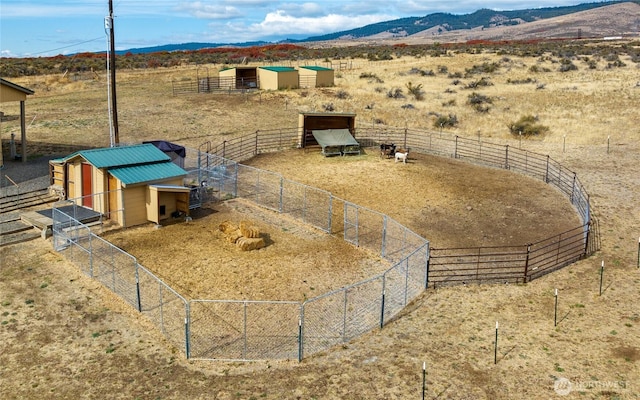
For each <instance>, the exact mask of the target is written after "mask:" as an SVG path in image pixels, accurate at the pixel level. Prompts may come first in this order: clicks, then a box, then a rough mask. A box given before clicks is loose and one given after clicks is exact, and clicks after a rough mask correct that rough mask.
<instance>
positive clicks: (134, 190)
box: [122, 185, 148, 227]
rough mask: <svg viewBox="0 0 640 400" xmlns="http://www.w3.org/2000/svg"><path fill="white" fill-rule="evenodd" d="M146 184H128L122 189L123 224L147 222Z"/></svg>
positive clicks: (132, 224) (126, 225)
mask: <svg viewBox="0 0 640 400" xmlns="http://www.w3.org/2000/svg"><path fill="white" fill-rule="evenodd" d="M147 191H148V189H147V186H146V185H140V186H129V187H126V188H124V189H123V190H122V197H123V200H124V224H123V226H125V227H128V226H134V225H140V224H144V223H145V222H147V208H146V205H147Z"/></svg>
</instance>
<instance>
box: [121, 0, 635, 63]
mask: <svg viewBox="0 0 640 400" xmlns="http://www.w3.org/2000/svg"><path fill="white" fill-rule="evenodd" d="M625 4H629V5H631V4H632V5H635V7H634V6H631V7H633V11H631V12H632V13H634V12H635V13H636V14H637V21H636V22H635V25H636V28H635V30H636V32H637V31H638V30H640V12H636V11H635V9H636V8H637V9H638V10H640V0H630V1H620V0H618V1H605V2H597V3H582V4H578V5H575V6H562V7H544V8H536V9H522V10H505V11H496V10H491V9H487V8H483V9H479V10H477V11H475V12H473V13H469V14H451V13H442V12H438V13H432V14H428V15H426V16H423V17H405V18H399V19H396V20H390V21H383V22H379V23H375V24H370V25H366V26H363V27H360V28H354V29H351V30H346V31H340V32H334V33H330V34H326V35H320V36H311V37H308V38H306V39H284V40H281V41H277V42H267V41H251V42H243V43H205V42H189V43H180V44H166V45H158V46H151V47H142V48H132V49H127V50H118V51H117V52H116V53H117V54H120V55H122V54H127V53H132V54H141V53H153V52H163V51H169V52H172V51H194V50H201V49H207V48H217V47H252V46H265V45H273V44H285V43H286V44H300V45H312V44H314V43H323V44H324V45H325V46H326V45H328V44H330V43H335V44H338V42H341V43H342V44H343V45H344V44H345V43H344V42H345V41H354V42H356V43H357V42H358V41H371V40H387V39H396V40H397V39H403V38H406V39H407V40H409V41H410V42H415V41H419V40H421V39H423V40H424V39H429V38H431V39H433V38H439V39H441V40H455V41H457V40H461V38H460V36H461V35H465V34H466V35H467V36H468V33H469V32H471V31H472V30H477V31H491V30H493V29H497V28H503V29H504V28H511V29H509V31H510V32H511V33H512V34H513V33H514V32H515V31H516V29H515V28H518V29H521V28H522V30H523V31H525V32H526V31H528V29H524V28H523V27H525V26H527V25H530V24H534V25H535V23H539V22H540V21H548V22H549V23H550V25H553V24H558V25H562V24H561V22H562V21H561V20H558V18H562V17H568V16H572V15H580V13H585V12H586V13H590V12H596V10H598V9H602V8H605V7H611V6H619V5H625ZM618 8H622V7H618ZM586 19H588V18H581V19H580V23H579V24H581V25H584V26H583V27H581V28H576V29H580V32H581V34H582V36H583V37H592V36H593V35H596V33H595V32H603V31H605V30H604V29H597V27H594V26H591V25H594V24H595V25H598V24H599V23H600V22H599V21H591V23H587V22H585V21H586ZM610 22H612V23H609V24H608V26H609V27H611V28H612V29H609V31H608V32H609V33H613V34H616V33H620V32H617V31H616V28H615V26H616V21H610ZM633 24H634V22H633V21H631V22H630V23H627V24H626V25H625V27H621V28H619V29H618V30H620V29H631V30H633ZM564 25H566V24H564ZM587 25H589V26H587ZM629 25H631V27H629ZM603 28H604V27H603ZM568 29H571V28H568V27H565V28H564V29H563V31H567V30H568ZM551 30H552V29H548V30H547V32H549V31H551ZM591 32H594V33H593V34H592V33H591ZM456 33H457V34H456ZM476 33H477V32H476ZM538 33H539V32H538ZM597 34H600V33H597ZM531 35H533V36H535V37H537V38H539V37H540V36H541V35H539V34H535V32H533V33H532V34H531ZM474 36H477V38H475V39H488V38H490V37H491V34H484V35H478V34H474ZM494 36H496V35H494ZM498 36H499V35H498ZM515 36H517V38H518V39H526V37H523V35H520V34H515ZM524 36H526V35H524ZM560 36H561V34H560V33H554V34H553V35H552V36H548V37H549V38H554V37H560ZM576 36H577V34H576ZM472 39H473V38H472ZM514 39H515V38H514ZM467 40H469V38H467ZM499 40H504V39H499Z"/></svg>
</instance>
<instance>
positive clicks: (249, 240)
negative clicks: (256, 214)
mask: <svg viewBox="0 0 640 400" xmlns="http://www.w3.org/2000/svg"><path fill="white" fill-rule="evenodd" d="M218 228H219V229H220V231H221V232H222V233H224V235H225V239H226V240H227V241H228V242H229V243H231V244H235V245H236V246H237V247H238V248H239V249H240V250H242V251H250V250H258V249H261V248H263V247H264V246H265V243H264V239H263V238H262V236H261V234H260V228H258V227H257V226H255V225H251V224H250V223H249V222H248V221H240V226H238V225H235V224H234V223H232V222H231V221H223V222H222V223H221V224H220V225H219V226H218Z"/></svg>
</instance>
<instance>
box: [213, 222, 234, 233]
mask: <svg viewBox="0 0 640 400" xmlns="http://www.w3.org/2000/svg"><path fill="white" fill-rule="evenodd" d="M218 229H220V230H221V231H222V232H224V233H232V232H235V231H237V230H238V226H237V225H235V224H234V223H233V222H231V221H223V222H222V223H221V224H220V225H219V226H218Z"/></svg>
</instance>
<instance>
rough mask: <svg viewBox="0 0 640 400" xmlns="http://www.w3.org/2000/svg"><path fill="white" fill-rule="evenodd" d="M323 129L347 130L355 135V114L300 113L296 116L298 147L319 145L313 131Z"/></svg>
mask: <svg viewBox="0 0 640 400" xmlns="http://www.w3.org/2000/svg"><path fill="white" fill-rule="evenodd" d="M325 129H347V130H348V131H349V133H351V135H352V136H353V137H355V136H356V135H355V134H356V114H353V113H332V112H324V113H323V112H302V113H300V114H298V147H309V146H317V145H319V143H318V141H317V140H316V138H315V137H314V136H313V131H318V130H325Z"/></svg>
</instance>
